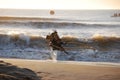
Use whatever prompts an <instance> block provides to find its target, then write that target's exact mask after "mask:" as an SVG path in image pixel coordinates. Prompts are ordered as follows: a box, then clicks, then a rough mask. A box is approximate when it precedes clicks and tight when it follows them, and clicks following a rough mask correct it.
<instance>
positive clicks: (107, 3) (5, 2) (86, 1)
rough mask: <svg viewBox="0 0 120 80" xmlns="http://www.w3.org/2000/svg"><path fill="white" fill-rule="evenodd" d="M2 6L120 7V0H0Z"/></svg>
mask: <svg viewBox="0 0 120 80" xmlns="http://www.w3.org/2000/svg"><path fill="white" fill-rule="evenodd" d="M0 8H15V9H120V0H0Z"/></svg>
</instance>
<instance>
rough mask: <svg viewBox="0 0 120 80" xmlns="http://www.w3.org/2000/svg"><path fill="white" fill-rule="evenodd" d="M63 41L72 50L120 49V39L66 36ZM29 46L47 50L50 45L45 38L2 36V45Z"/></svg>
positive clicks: (0, 43)
mask: <svg viewBox="0 0 120 80" xmlns="http://www.w3.org/2000/svg"><path fill="white" fill-rule="evenodd" d="M62 41H63V42H65V43H66V45H64V47H66V48H70V49H79V48H83V49H85V48H86V49H88V48H93V49H97V50H111V49H120V38H119V37H106V36H93V37H92V38H91V39H83V38H82V39H79V38H77V37H73V36H64V37H62ZM9 44H13V45H14V46H28V47H37V48H47V47H48V43H47V42H46V40H45V38H44V37H41V36H29V35H25V34H12V35H7V34H0V45H2V46H3V45H4V46H5V45H6V46H7V45H9Z"/></svg>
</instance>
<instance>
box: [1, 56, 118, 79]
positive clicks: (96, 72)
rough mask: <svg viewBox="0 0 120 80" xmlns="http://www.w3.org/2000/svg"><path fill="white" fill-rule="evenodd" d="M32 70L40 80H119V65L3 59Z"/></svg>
mask: <svg viewBox="0 0 120 80" xmlns="http://www.w3.org/2000/svg"><path fill="white" fill-rule="evenodd" d="M0 60H2V61H5V62H8V63H11V64H13V65H16V66H18V67H21V68H28V69H31V70H33V71H34V72H35V73H37V75H38V76H39V77H40V78H41V80H120V63H115V64H114V63H94V62H65V61H64V62H63V61H57V62H54V61H50V60H44V61H41V60H25V59H3V58H1V59H0Z"/></svg>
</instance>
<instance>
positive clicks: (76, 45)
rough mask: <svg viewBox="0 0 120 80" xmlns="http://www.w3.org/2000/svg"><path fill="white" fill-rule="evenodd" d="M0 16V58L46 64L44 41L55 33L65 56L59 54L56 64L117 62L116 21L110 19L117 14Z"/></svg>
mask: <svg viewBox="0 0 120 80" xmlns="http://www.w3.org/2000/svg"><path fill="white" fill-rule="evenodd" d="M0 12H1V13H0V16H1V19H0V57H2V58H22V59H37V60H49V59H50V48H49V46H48V43H47V41H46V39H45V37H46V36H47V35H48V34H50V33H51V32H52V31H53V30H57V32H58V34H59V36H60V38H61V39H62V41H64V42H65V43H66V44H65V45H63V47H64V48H65V49H66V51H67V52H68V53H69V55H65V54H64V52H61V51H59V52H58V58H57V60H65V61H95V62H120V17H112V15H114V13H120V10H55V14H54V15H50V14H49V10H9V9H8V10H0ZM6 17H7V18H6ZM9 17H10V18H9ZM13 17H17V18H13ZM19 18H22V19H19ZM32 18H33V19H32Z"/></svg>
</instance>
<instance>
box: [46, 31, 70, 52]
mask: <svg viewBox="0 0 120 80" xmlns="http://www.w3.org/2000/svg"><path fill="white" fill-rule="evenodd" d="M46 39H47V40H48V42H49V46H50V47H52V49H53V50H60V51H64V52H65V53H66V54H68V52H66V51H65V49H64V48H63V47H62V44H63V42H62V40H61V39H60V38H59V36H58V34H57V31H56V30H55V31H54V32H53V33H51V34H50V35H47V37H46Z"/></svg>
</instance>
